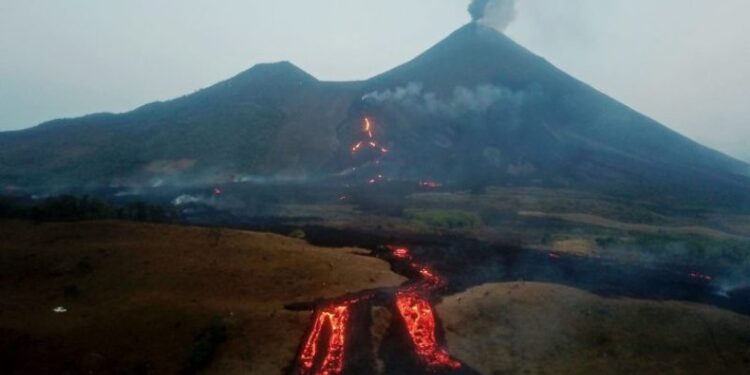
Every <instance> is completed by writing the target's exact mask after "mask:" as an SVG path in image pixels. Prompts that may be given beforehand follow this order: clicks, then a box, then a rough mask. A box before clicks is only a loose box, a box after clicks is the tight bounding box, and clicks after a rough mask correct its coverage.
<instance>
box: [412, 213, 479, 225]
mask: <svg viewBox="0 0 750 375" xmlns="http://www.w3.org/2000/svg"><path fill="white" fill-rule="evenodd" d="M406 217H407V218H408V219H409V221H411V222H413V223H414V224H416V225H420V226H424V227H427V228H431V229H438V230H468V229H474V228H477V227H479V226H480V225H482V219H481V218H480V217H479V215H478V214H476V213H474V212H469V211H462V210H407V211H406Z"/></svg>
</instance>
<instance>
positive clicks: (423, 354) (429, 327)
mask: <svg viewBox="0 0 750 375" xmlns="http://www.w3.org/2000/svg"><path fill="white" fill-rule="evenodd" d="M396 307H397V308H398V312H399V314H401V317H402V318H403V319H404V323H405V324H406V329H407V331H408V332H409V336H410V337H411V341H412V343H413V344H414V349H415V351H416V353H417V355H418V356H419V358H420V360H421V361H422V362H423V363H424V364H425V365H426V366H427V368H428V369H430V370H437V369H446V368H447V369H456V368H459V367H461V363H460V362H458V361H456V360H454V359H452V358H451V357H450V355H449V354H448V352H447V351H446V350H445V349H444V348H442V347H440V346H439V345H438V343H437V339H436V337H435V329H436V326H435V313H434V312H433V309H432V305H430V303H429V302H428V301H427V300H426V299H424V298H422V297H421V296H419V295H418V294H417V293H413V292H398V293H397V294H396Z"/></svg>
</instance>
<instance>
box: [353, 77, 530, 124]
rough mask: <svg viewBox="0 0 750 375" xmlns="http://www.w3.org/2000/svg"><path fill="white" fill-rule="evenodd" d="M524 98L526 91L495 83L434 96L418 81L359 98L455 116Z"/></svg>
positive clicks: (514, 105) (514, 103) (519, 102)
mask: <svg viewBox="0 0 750 375" xmlns="http://www.w3.org/2000/svg"><path fill="white" fill-rule="evenodd" d="M527 99H528V93H526V92H515V91H511V90H509V89H507V88H505V87H498V86H495V85H489V84H484V85H479V86H476V87H474V88H466V87H460V86H459V87H456V88H455V89H454V90H453V95H452V96H449V97H448V98H438V96H437V95H436V94H435V93H433V92H424V87H423V86H422V84H421V83H415V82H412V83H409V84H407V85H406V86H402V87H397V88H394V89H389V90H385V91H376V92H372V93H369V94H367V95H365V96H363V97H362V100H363V101H365V102H368V103H371V104H379V105H382V104H397V105H400V106H403V107H408V108H412V109H416V110H419V111H421V112H423V113H429V114H433V115H442V116H448V117H451V118H457V117H460V116H462V115H465V114H467V113H475V114H478V113H483V112H486V111H488V110H489V109H490V108H492V107H493V106H495V105H503V106H505V107H508V108H519V107H520V106H521V105H522V104H523V103H524V102H525V101H526V100H527Z"/></svg>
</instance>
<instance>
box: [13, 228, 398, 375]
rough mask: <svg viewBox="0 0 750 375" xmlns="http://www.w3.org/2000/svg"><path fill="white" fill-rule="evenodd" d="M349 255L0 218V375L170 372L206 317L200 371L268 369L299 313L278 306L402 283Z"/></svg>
mask: <svg viewBox="0 0 750 375" xmlns="http://www.w3.org/2000/svg"><path fill="white" fill-rule="evenodd" d="M358 252H359V251H358V250H355V249H344V250H342V249H338V250H334V249H323V248H316V247H313V246H310V245H308V244H306V243H305V242H302V241H299V240H294V239H290V238H286V237H281V236H276V235H270V234H260V233H251V232H241V231H230V230H212V229H204V228H193V227H178V226H168V225H149V224H134V223H123V222H90V223H72V224H30V223H23V222H3V223H2V224H1V225H0V373H14V372H15V373H63V372H66V371H69V372H74V373H79V372H88V371H94V372H97V373H102V372H104V373H109V372H118V373H129V372H142V371H143V370H150V371H151V372H155V373H176V372H178V371H180V370H181V369H182V368H183V367H184V365H185V362H186V359H187V357H188V354H189V352H190V350H191V347H192V345H193V343H194V340H195V337H196V335H197V334H198V333H199V332H200V331H202V330H204V329H205V328H206V327H208V326H209V325H210V322H211V321H212V319H215V318H218V319H220V320H221V322H222V323H223V324H224V325H226V327H227V333H228V335H227V337H228V339H227V342H226V343H224V344H223V345H221V346H220V347H219V351H218V353H217V358H216V360H215V361H213V363H212V365H211V367H210V368H209V372H214V373H240V372H242V373H258V374H278V373H280V371H281V369H282V368H283V367H284V366H286V365H288V364H289V363H290V361H291V360H292V358H293V356H294V352H295V350H296V349H297V346H298V344H299V342H300V340H301V337H302V336H303V334H304V332H305V329H306V327H307V325H308V322H309V318H310V313H307V312H290V311H285V310H284V309H283V305H284V304H287V303H290V302H295V301H308V300H312V299H315V298H317V297H333V296H337V295H340V294H343V293H346V292H352V291H357V290H360V289H366V288H373V287H379V286H390V285H397V284H399V283H400V282H401V281H402V280H403V279H402V278H401V277H400V276H397V275H395V274H393V273H391V272H390V271H389V267H388V265H387V264H386V263H384V262H381V261H379V260H376V259H373V258H367V257H362V256H357V255H355V254H356V253H358ZM66 286H67V288H66ZM66 289H67V291H68V293H67V294H68V295H67V296H66V293H65V290H66ZM73 289H77V290H78V293H75V291H74V290H73ZM76 294H78V296H76ZM59 305H62V306H65V307H66V308H68V310H69V311H68V312H67V313H64V314H55V313H53V312H52V308H54V307H56V306H59ZM41 358H43V359H44V360H40V359H41Z"/></svg>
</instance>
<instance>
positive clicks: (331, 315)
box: [300, 303, 350, 375]
mask: <svg viewBox="0 0 750 375" xmlns="http://www.w3.org/2000/svg"><path fill="white" fill-rule="evenodd" d="M349 315H350V309H349V304H346V303H345V304H342V305H335V306H329V307H326V308H324V309H322V310H320V311H318V313H317V314H316V317H315V324H314V325H313V327H312V330H310V334H309V336H308V337H307V340H305V345H304V347H303V349H302V353H301V354H300V366H301V370H300V374H302V375H336V374H340V373H341V372H342V371H343V369H344V352H345V349H346V329H347V325H348V322H349ZM326 326H327V327H329V329H330V334H329V335H328V340H327V341H325V342H321V341H322V339H321V333H322V331H323V329H324V328H325V327H326ZM321 358H322V362H321ZM318 363H319V366H317V368H316V366H315V365H316V364H318Z"/></svg>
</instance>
